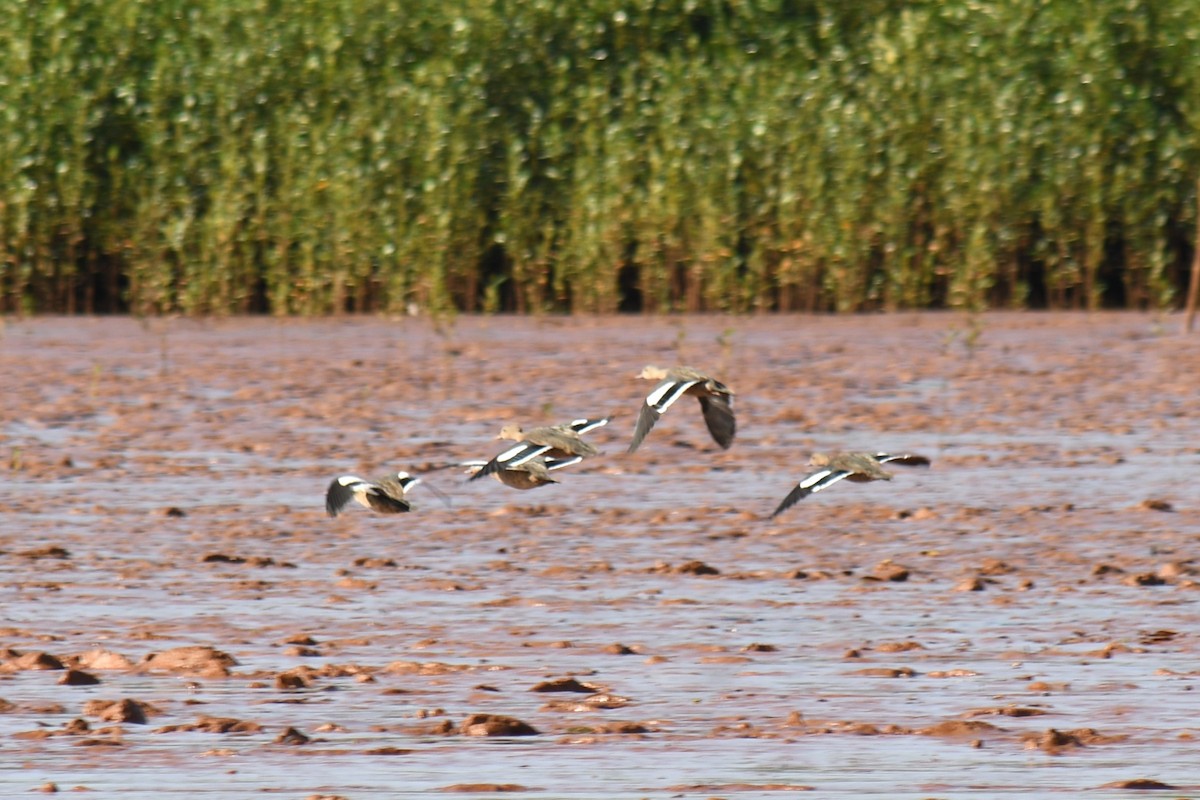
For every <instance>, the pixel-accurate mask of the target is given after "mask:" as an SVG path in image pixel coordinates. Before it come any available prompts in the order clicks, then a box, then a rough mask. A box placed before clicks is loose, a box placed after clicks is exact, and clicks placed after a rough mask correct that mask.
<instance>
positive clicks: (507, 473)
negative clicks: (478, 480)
mask: <svg viewBox="0 0 1200 800" xmlns="http://www.w3.org/2000/svg"><path fill="white" fill-rule="evenodd" d="M580 461H583V456H571V457H569V458H553V457H545V458H544V457H541V456H539V457H537V458H533V459H530V460H529V461H525V462H523V463H521V464H517V465H516V466H509V467H502V468H500V469H498V470H496V471H495V472H493V473H492V476H493V477H494V478H495V479H496V480H498V481H500V482H501V483H503V484H504V485H505V486H511V487H512V488H513V489H536V488H537V487H539V486H545V485H547V484H550V483H558V481H557V480H556V479H554V478H552V477H550V473H551V472H553V471H554V470H556V469H562V468H563V467H569V466H571V465H572V464H578V463H579V462H580ZM487 465H488V462H487V461H484V460H483V459H479V460H477V461H463V462H462V463H460V464H459V465H458V466H460V467H466V468H467V473H468V474H470V475H474V474H476V473H477V472H479V471H480V470H481V469H483V468H484V467H486V466H487Z"/></svg>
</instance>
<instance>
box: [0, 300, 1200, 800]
mask: <svg viewBox="0 0 1200 800" xmlns="http://www.w3.org/2000/svg"><path fill="white" fill-rule="evenodd" d="M1175 330H1176V320H1174V319H1166V320H1164V319H1162V318H1158V317H1153V316H1147V315H1136V314H1096V315H1087V316H1085V315H1057V314H1056V315H1035V314H1012V315H1005V314H996V315H986V316H983V317H981V318H979V319H977V320H973V321H972V320H967V319H966V318H964V317H962V316H961V315H949V314H942V315H938V314H927V315H895V316H868V317H850V318H824V317H763V318H729V317H679V318H662V319H641V318H620V319H587V318H584V319H540V320H526V319H503V318H501V319H471V318H467V319H459V320H457V321H456V322H454V323H452V324H449V325H443V326H439V327H436V328H435V326H433V325H431V324H430V323H429V322H428V321H423V320H384V319H345V320H342V319H339V320H325V321H286V320H285V321H277V320H264V319H251V320H241V319H235V320H213V321H191V320H156V321H151V322H149V323H146V324H140V323H138V322H136V321H132V320H125V319H37V320H32V321H11V320H10V321H9V322H8V324H7V325H6V327H5V328H4V330H3V339H2V340H0V375H2V376H3V385H4V393H3V396H4V406H3V410H2V411H0V415H2V416H0V420H2V423H0V436H2V437H3V438H2V439H0V444H2V450H0V456H2V459H0V461H2V463H0V469H2V470H3V487H4V489H3V493H2V494H0V573H2V576H3V581H2V583H0V648H3V649H2V650H0V752H2V753H3V758H2V759H0V795H4V796H15V795H18V794H20V795H22V796H26V795H27V794H28V793H29V792H36V791H37V790H39V789H43V790H46V791H49V790H51V789H53V788H57V789H58V790H59V791H70V790H72V789H76V788H81V789H86V790H88V794H87V796H89V797H170V796H181V797H182V796H187V797H192V796H200V797H242V796H251V795H254V796H260V795H262V796H283V797H298V798H300V797H303V798H307V797H313V796H331V797H333V796H336V797H344V798H361V797H418V796H427V795H429V794H430V793H433V792H439V793H445V794H448V795H449V796H456V797H473V796H480V797H483V796H496V794H497V793H501V796H522V795H529V796H536V797H562V798H622V797H627V798H635V797H636V798H640V797H677V796H678V797H699V798H709V797H731V798H750V797H780V796H788V795H791V794H805V795H806V796H830V797H864V796H875V797H888V798H928V797H945V798H949V797H964V796H970V797H980V798H982V797H1015V796H1021V795H1024V796H1029V795H1030V794H1031V793H1033V794H1034V795H1035V796H1061V795H1072V794H1077V795H1082V796H1086V797H1088V798H1114V797H1128V796H1130V794H1131V793H1134V794H1137V795H1139V796H1140V795H1147V796H1170V797H1184V796H1191V797H1196V796H1200V766H1197V765H1198V764H1200V759H1198V758H1197V753H1198V752H1200V742H1197V737H1198V736H1200V691H1197V689H1196V687H1197V685H1198V684H1200V658H1198V655H1200V605H1198V601H1200V561H1198V560H1197V558H1200V556H1198V552H1200V551H1198V549H1197V542H1198V541H1200V539H1198V536H1200V515H1198V513H1197V510H1198V509H1200V482H1198V481H1197V476H1198V475H1200V425H1198V424H1197V421H1196V399H1197V397H1198V396H1200V391H1198V390H1200V385H1198V384H1200V378H1198V377H1197V376H1200V345H1198V340H1196V339H1194V338H1193V339H1191V340H1188V339H1186V338H1184V337H1181V336H1178V335H1177V334H1176V333H1175ZM647 363H659V364H663V365H670V364H676V363H685V364H692V365H694V366H699V367H702V368H706V369H708V370H710V371H711V372H713V373H714V374H716V375H717V376H718V377H720V378H722V379H723V380H724V381H725V382H726V383H728V384H729V385H730V387H731V388H733V389H734V391H736V392H737V398H736V401H735V409H736V411H737V414H738V424H739V431H738V436H737V440H736V442H735V444H734V446H733V447H732V448H731V449H730V450H728V451H722V450H720V449H719V448H717V447H716V446H715V445H714V444H713V443H712V441H711V439H709V437H708V434H707V432H706V431H705V429H704V426H703V422H702V421H701V418H700V414H699V410H698V406H697V405H696V403H695V402H694V401H693V400H691V399H690V398H685V399H684V401H683V402H682V403H681V404H680V405H678V406H676V407H675V408H673V409H671V410H670V411H668V413H667V414H666V415H664V416H663V418H662V420H661V421H660V422H659V424H658V426H657V427H656V428H655V429H654V430H653V431H652V432H651V433H650V435H649V436H648V437H647V439H646V441H645V443H644V444H643V445H642V447H641V449H640V450H639V451H638V452H637V453H636V454H634V455H632V456H627V455H625V448H626V446H627V444H628V441H629V436H630V434H631V433H632V430H633V425H634V420H635V417H636V413H637V409H638V407H639V404H640V402H641V399H642V397H644V396H645V394H646V392H647V391H649V389H651V388H652V384H649V383H644V382H641V381H638V380H636V379H635V378H634V376H635V375H636V374H637V372H638V371H639V370H640V368H641V367H642V366H643V365H645V364H647ZM602 414H616V415H617V416H616V418H615V419H614V421H613V422H612V424H610V425H609V426H608V427H606V428H602V429H600V430H598V431H596V432H594V433H593V434H590V435H589V438H590V440H591V441H593V442H594V443H596V444H597V445H598V446H599V447H600V449H601V450H602V451H603V454H602V455H601V456H600V457H598V458H594V459H591V460H589V461H586V462H584V463H583V464H581V465H579V466H577V467H573V468H571V469H568V470H564V471H562V472H560V473H558V474H557V475H556V477H559V478H560V479H561V484H559V485H555V486H548V487H544V488H539V489H535V490H532V491H528V492H519V491H515V490H513V489H510V488H508V487H505V486H502V485H500V484H499V483H497V482H494V481H492V480H491V479H487V480H480V481H476V482H472V483H469V484H468V483H466V482H465V477H466V476H465V475H463V474H461V473H460V472H459V471H458V470H453V469H451V470H442V471H429V468H430V467H431V466H434V465H437V464H440V463H445V462H448V461H456V460H462V459H469V458H482V457H490V456H492V455H494V454H495V453H497V452H499V450H500V449H501V448H502V445H501V443H499V442H496V441H494V440H493V439H492V437H493V436H494V435H495V433H496V432H497V431H498V430H499V428H500V426H501V425H502V424H504V423H506V422H519V423H522V424H525V425H526V426H529V425H537V424H551V423H557V422H565V421H567V420H570V419H573V418H576V417H581V416H595V415H602ZM837 449H854V450H876V449H881V450H888V451H911V452H916V453H921V454H923V455H927V456H929V457H930V458H931V459H932V460H933V465H932V467H931V468H930V469H928V470H924V469H906V468H904V467H897V468H895V469H893V470H892V471H893V472H895V473H896V476H895V479H894V480H892V481H890V482H877V483H871V484H852V483H849V482H845V481H844V482H842V483H839V484H837V485H835V486H832V487H830V488H829V489H828V490H826V491H823V492H821V493H820V494H817V495H814V496H812V497H809V498H807V499H805V500H803V501H801V502H800V503H799V504H798V505H797V506H795V507H793V508H792V509H790V510H788V511H787V512H785V513H783V514H781V515H780V516H779V517H777V518H775V519H769V518H768V517H769V514H770V512H771V511H772V510H773V509H774V507H775V505H776V504H777V503H778V502H779V500H780V499H782V497H783V496H784V495H785V494H787V492H788V491H789V490H790V489H791V487H792V486H793V485H794V484H795V482H796V481H797V480H798V479H799V478H800V477H802V476H803V475H804V474H805V472H806V467H805V462H806V461H807V459H808V456H809V454H810V453H812V452H813V451H816V450H837ZM396 469H404V470H408V471H410V472H416V473H421V474H423V475H424V476H425V479H426V481H427V483H429V484H431V485H432V486H433V487H434V488H436V489H439V490H441V491H442V492H444V493H445V494H446V495H448V496H449V497H450V499H451V502H450V504H449V505H447V504H444V503H443V502H442V501H440V500H439V499H438V497H437V495H436V494H435V493H433V492H431V491H429V490H428V487H424V486H418V487H417V488H416V489H415V490H414V491H413V493H412V495H411V497H412V499H413V500H414V501H415V502H416V503H417V504H418V506H419V507H418V508H417V510H416V511H414V512H413V513H410V514H401V515H395V516H382V515H377V514H372V513H370V512H368V511H367V510H366V509H362V508H359V507H357V506H354V507H352V508H350V509H348V510H347V513H345V514H344V515H343V516H340V517H338V518H336V519H330V518H328V517H327V516H326V515H325V511H324V507H323V503H324V491H325V487H326V485H327V484H328V482H329V481H330V480H331V479H332V478H333V477H335V476H337V475H340V474H344V473H354V474H358V475H361V476H363V477H367V478H371V477H376V476H379V475H382V474H384V473H386V472H388V471H390V470H396Z"/></svg>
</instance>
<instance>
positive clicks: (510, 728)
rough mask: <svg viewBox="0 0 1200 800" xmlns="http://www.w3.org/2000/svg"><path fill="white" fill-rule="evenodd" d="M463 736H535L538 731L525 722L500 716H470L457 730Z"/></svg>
mask: <svg viewBox="0 0 1200 800" xmlns="http://www.w3.org/2000/svg"><path fill="white" fill-rule="evenodd" d="M458 730H459V733H461V734H462V735H463V736H537V735H538V734H539V733H540V731H538V730H537V728H534V727H533V726H532V725H530V724H529V723H527V722H522V721H521V720H519V719H516V718H515V717H506V716H503V715H500V714H472V715H471V716H469V717H467V718H466V719H465V720H463V722H462V725H460V726H459V728H458Z"/></svg>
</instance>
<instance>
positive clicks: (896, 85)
mask: <svg viewBox="0 0 1200 800" xmlns="http://www.w3.org/2000/svg"><path fill="white" fill-rule="evenodd" d="M0 52H3V53H5V54H6V55H5V58H4V63H3V66H2V68H0V125H2V130H3V132H2V133H0V187H2V188H0V192H2V193H3V194H2V195H0V310H8V311H13V310H19V311H30V312H46V311H68V312H71V311H93V310H95V311H123V310H129V311H132V312H134V313H157V312H167V311H183V312H187V313H230V312H242V311H259V310H267V311H270V312H272V313H280V314H285V313H295V314H315V313H328V312H331V311H340V310H347V309H350V310H377V309H381V310H404V309H411V308H413V307H417V308H422V309H427V310H431V311H445V310H449V309H453V308H457V309H464V310H489V311H490V310H516V311H523V312H527V311H543V310H575V311H613V310H618V309H645V310H655V311H661V310H668V309H688V310H702V309H703V310H738V311H743V310H760V309H780V310H791V309H835V310H857V309H871V308H887V309H892V308H925V307H959V308H969V309H978V308H982V307H985V306H1011V307H1041V306H1051V307H1095V306H1098V305H1109V306H1130V307H1162V306H1164V305H1170V304H1172V303H1173V302H1174V298H1175V294H1176V293H1177V291H1178V290H1179V289H1180V288H1181V286H1182V282H1183V280H1184V277H1183V273H1184V266H1185V265H1186V263H1187V262H1188V260H1189V259H1190V255H1191V248H1192V243H1191V242H1190V240H1189V237H1190V235H1191V231H1192V230H1193V223H1194V214H1195V210H1194V208H1195V203H1196V197H1195V186H1196V175H1197V173H1198V172H1200V146H1198V144H1200V143H1198V141H1197V137H1196V131H1197V130H1198V129H1200V14H1197V13H1195V4H1194V2H1193V0H1158V1H1157V2H1156V1H1155V0H1096V2H1092V3H1085V4H1078V3H1053V2H1049V0H1044V1H1043V2H1036V1H1035V2H1029V0H1006V1H1000V2H985V1H984V0H948V1H947V2H936V3H933V2H928V3H926V2H898V0H856V2H843V0H761V1H760V2H750V3H745V2H738V3H734V2H729V0H726V1H725V2H721V0H660V2H651V0H626V2H620V0H580V2H569V3H564V2H561V0H523V1H522V2H514V1H513V0H507V1H506V0H460V2H458V3H457V4H455V3H453V2H452V3H449V4H446V3H443V2H440V1H439V2H434V0H407V1H406V2H400V1H399V0H295V1H294V2H281V1H280V0H188V1H186V2H185V0H159V1H158V2H144V1H141V0H104V1H103V2H101V1H100V0H42V1H40V2H23V0H0Z"/></svg>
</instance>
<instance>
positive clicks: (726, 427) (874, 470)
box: [325, 366, 929, 518]
mask: <svg viewBox="0 0 1200 800" xmlns="http://www.w3.org/2000/svg"><path fill="white" fill-rule="evenodd" d="M639 377H641V378H643V379H646V380H654V381H658V384H657V385H656V386H655V387H654V389H653V390H652V391H651V392H650V394H649V395H647V396H646V400H645V402H644V403H642V408H641V411H640V412H639V413H638V418H637V424H636V425H635V426H634V430H633V440H632V441H631V442H630V444H629V450H628V451H627V452H629V453H633V452H635V451H636V450H637V449H638V447H640V446H641V444H642V441H643V440H644V439H645V438H646V434H648V433H650V430H651V429H652V428H653V427H654V425H655V424H656V423H657V422H658V420H659V418H661V417H662V415H663V414H664V413H666V411H667V409H669V408H670V407H671V406H673V405H675V403H676V402H677V401H678V400H679V399H680V398H681V397H684V396H685V395H691V396H692V397H695V398H696V399H697V400H698V401H699V402H700V411H701V413H702V414H703V415H704V422H705V424H706V425H707V426H708V432H709V433H710V434H711V435H712V438H713V441H715V442H716V443H717V444H718V445H719V446H720V447H721V448H722V449H725V450H728V449H729V447H730V445H732V444H733V437H734V434H735V433H736V432H737V423H736V420H735V419H734V415H733V391H732V390H730V388H729V387H728V386H726V385H725V384H723V383H721V382H720V381H719V380H717V379H716V378H713V377H712V376H710V375H706V374H705V373H703V372H700V371H699V370H696V369H692V368H691V367H672V368H670V369H662V368H660V367H655V366H648V367H646V368H645V369H643V370H642V372H641V374H640V375H639ZM611 419H612V418H611V417H603V418H600V419H577V420H573V421H571V422H568V423H566V424H565V425H549V426H545V427H539V428H533V429H531V430H528V431H526V430H522V429H521V427H520V426H519V425H505V426H504V427H503V428H501V429H500V433H499V434H498V435H497V436H496V438H497V439H506V440H509V441H513V442H516V444H514V445H513V446H512V447H509V448H508V449H506V450H504V451H502V452H500V453H498V454H497V455H496V456H495V457H494V458H492V459H490V460H487V461H485V460H482V459H479V460H473V461H462V462H458V463H457V464H447V465H445V466H448V467H449V466H458V467H462V468H465V469H466V472H467V473H468V474H469V475H470V476H471V477H470V478H469V479H468V480H472V481H474V480H478V479H480V478H482V477H484V476H487V475H492V476H494V477H495V478H496V480H498V481H500V482H501V483H503V484H504V485H505V486H509V487H511V488H513V489H536V488H537V487H539V486H545V485H547V484H550V483H557V482H558V481H557V480H555V479H554V478H553V477H551V474H550V473H552V472H555V471H557V470H560V469H563V468H564V467H569V466H571V465H573V464H578V463H579V462H580V461H582V460H583V459H585V458H588V457H591V456H594V455H596V454H597V452H598V451H597V450H596V448H595V446H594V445H592V444H590V443H588V442H586V441H584V440H583V435H584V434H586V433H589V432H591V431H594V430H595V429H597V428H600V427H602V426H604V425H607V424H608V423H609V422H610V421H611ZM889 463H895V464H901V465H904V466H916V467H927V466H929V459H928V458H926V457H925V456H919V455H914V454H911V453H905V454H900V455H892V454H890V453H833V454H828V455H827V454H825V453H816V454H814V455H813V456H812V458H811V459H810V460H809V465H810V466H812V467H816V468H817V469H815V470H814V471H813V472H810V473H809V474H808V475H806V476H805V477H804V478H803V479H802V480H801V481H800V482H799V483H798V484H796V486H795V488H793V489H792V490H791V491H790V492H788V495H787V497H785V498H783V500H782V501H781V502H780V503H779V505H778V507H776V509H775V511H774V512H772V514H771V517H772V518H774V517H776V516H778V515H779V514H781V513H782V512H784V511H786V510H787V509H789V508H791V507H792V506H793V505H795V504H796V503H797V502H799V501H800V500H803V499H804V498H805V497H808V496H809V495H810V494H815V493H816V492H819V491H821V490H822V489H824V488H825V487H827V486H832V485H833V484H835V483H837V482H838V481H840V480H843V479H845V480H849V481H854V482H856V483H866V482H868V481H879V480H883V481H890V480H891V479H892V473H890V472H888V471H887V470H885V469H884V468H883V465H884V464H889ZM420 482H421V479H420V478H417V477H414V476H412V475H409V474H408V473H407V472H396V473H393V474H391V475H387V476H385V477H383V478H380V479H378V480H375V481H368V480H363V479H362V478H359V477H357V476H355V475H342V476H341V477H338V478H335V479H334V480H333V482H332V483H330V484H329V489H328V490H327V491H326V493H325V510H326V511H327V512H328V513H329V516H331V517H336V516H337V515H338V514H339V513H341V512H342V510H344V509H345V508H346V506H348V505H349V504H350V503H352V502H357V503H359V504H360V505H363V506H365V507H367V508H369V509H372V510H374V511H378V512H381V513H384V514H397V513H402V512H405V511H410V510H412V504H411V503H410V502H409V500H408V497H407V495H408V493H409V492H410V491H411V490H412V488H413V487H414V486H416V485H417V484H418V483H420ZM431 488H432V487H431Z"/></svg>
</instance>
